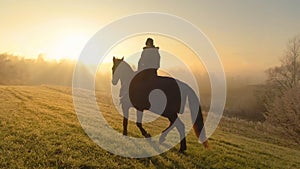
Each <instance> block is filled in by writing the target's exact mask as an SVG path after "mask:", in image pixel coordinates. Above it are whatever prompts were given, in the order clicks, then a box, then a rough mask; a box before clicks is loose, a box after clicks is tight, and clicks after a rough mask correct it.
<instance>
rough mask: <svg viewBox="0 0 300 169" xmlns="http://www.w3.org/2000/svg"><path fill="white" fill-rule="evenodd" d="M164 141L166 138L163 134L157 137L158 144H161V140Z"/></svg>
mask: <svg viewBox="0 0 300 169" xmlns="http://www.w3.org/2000/svg"><path fill="white" fill-rule="evenodd" d="M165 141H166V138H165V137H163V136H160V137H159V144H162V143H163V142H165Z"/></svg>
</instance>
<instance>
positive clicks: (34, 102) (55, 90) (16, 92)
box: [0, 86, 300, 168]
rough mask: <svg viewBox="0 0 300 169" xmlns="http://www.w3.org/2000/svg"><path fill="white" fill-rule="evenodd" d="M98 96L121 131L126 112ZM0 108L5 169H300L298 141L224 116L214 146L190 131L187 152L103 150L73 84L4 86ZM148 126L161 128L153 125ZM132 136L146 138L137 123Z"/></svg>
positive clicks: (1, 153) (1, 159)
mask: <svg viewBox="0 0 300 169" xmlns="http://www.w3.org/2000/svg"><path fill="white" fill-rule="evenodd" d="M97 95H98V102H99V106H103V107H105V108H106V111H105V112H106V114H104V116H105V118H106V119H107V120H108V121H109V123H110V124H111V125H112V126H113V127H114V128H115V129H117V130H119V131H121V129H122V120H121V116H112V115H111V114H110V113H116V112H115V109H114V108H113V106H112V105H111V101H110V99H109V96H108V95H105V94H104V93H101V92H100V93H99V92H98V93H97ZM0 110H1V112H0V126H1V127H0V140H1V141H0V168H300V149H299V146H298V145H293V143H290V142H289V141H288V140H285V139H284V138H280V137H275V136H269V135H267V134H266V133H264V132H262V131H260V130H259V128H257V127H256V126H257V125H256V124H255V123H247V122H245V121H239V120H234V119H227V118H224V119H222V122H221V124H220V126H219V128H218V129H217V131H216V132H215V133H214V135H213V136H212V137H211V138H210V143H211V146H212V148H211V149H209V150H206V149H204V148H203V147H202V145H201V144H199V143H198V142H197V140H196V138H195V136H194V133H190V134H189V135H188V137H187V146H188V150H187V151H186V154H179V153H178V152H177V150H178V147H179V146H178V145H177V146H176V147H175V148H173V149H171V150H170V151H168V152H165V153H163V154H161V155H158V156H154V157H151V158H144V159H131V158H124V157H120V156H116V155H113V154H111V153H109V152H107V151H105V150H103V149H102V148H100V147H99V146H97V145H96V144H95V143H94V142H93V141H92V140H91V139H90V138H89V137H88V136H87V135H86V134H85V132H84V131H83V129H82V128H81V126H80V123H79V122H78V119H77V116H76V113H75V112H74V108H73V102H72V94H71V88H64V87H58V86H0ZM161 120H162V121H163V120H164V119H161ZM151 125H152V126H151ZM145 127H146V129H148V130H149V131H150V132H151V133H156V132H158V131H161V130H160V129H159V130H157V128H155V125H153V124H151V123H150V124H147V125H145ZM129 135H134V136H137V137H140V136H141V135H140V133H139V131H138V129H137V128H136V127H135V125H134V124H133V123H132V122H131V123H130V124H129ZM112 139H113V138H112Z"/></svg>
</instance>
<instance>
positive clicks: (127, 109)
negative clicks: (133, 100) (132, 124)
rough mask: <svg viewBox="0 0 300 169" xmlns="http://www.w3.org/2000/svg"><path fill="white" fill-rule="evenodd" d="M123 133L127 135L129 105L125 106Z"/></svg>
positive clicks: (123, 107)
mask: <svg viewBox="0 0 300 169" xmlns="http://www.w3.org/2000/svg"><path fill="white" fill-rule="evenodd" d="M122 109H123V135H124V136H127V126H128V112H129V108H128V107H127V106H123V105H122Z"/></svg>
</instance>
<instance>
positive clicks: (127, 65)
mask: <svg viewBox="0 0 300 169" xmlns="http://www.w3.org/2000/svg"><path fill="white" fill-rule="evenodd" d="M120 64H122V66H124V68H125V71H130V72H132V73H133V72H134V70H133V69H132V67H131V66H130V65H129V64H128V63H127V62H126V61H124V60H122V61H121V63H120Z"/></svg>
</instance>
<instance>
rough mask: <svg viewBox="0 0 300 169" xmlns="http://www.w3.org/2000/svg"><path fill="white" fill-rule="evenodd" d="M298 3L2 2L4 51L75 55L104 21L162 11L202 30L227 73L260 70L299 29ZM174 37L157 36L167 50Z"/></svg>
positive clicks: (275, 0) (54, 56) (1, 41)
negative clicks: (170, 38) (214, 48)
mask: <svg viewBox="0 0 300 169" xmlns="http://www.w3.org/2000/svg"><path fill="white" fill-rule="evenodd" d="M299 7H300V1H282V0H265V1H260V0H251V1H240V0H228V1H227V0H226V1H218V0H214V1H156V0H152V1H128V0H124V1H112V0H101V1H99V0H88V1H83V0H78V1H71V0H62V1H59V0H52V1H38V0H36V1H33V0H27V1H14V0H0V20H1V28H0V37H1V39H0V53H5V52H7V53H13V54H18V55H22V56H27V57H37V56H38V55H39V54H40V53H42V54H44V55H45V56H46V57H48V58H52V59H60V58H71V59H76V58H77V57H78V56H79V54H80V51H81V49H82V48H83V46H84V45H85V44H86V42H87V41H88V40H89V39H90V38H91V37H92V36H93V35H94V34H95V33H96V32H97V31H98V30H99V29H101V28H102V27H103V26H105V25H106V24H108V23H110V22H112V21H114V20H116V19H119V18H120V17H123V16H127V15H131V14H136V13H141V12H163V13H169V14H173V15H177V16H179V17H182V18H184V19H186V20H188V21H189V22H191V23H193V24H194V25H196V26H197V27H198V28H199V29H201V30H202V31H203V32H204V33H205V34H206V35H207V36H208V38H209V39H210V40H211V41H212V43H213V44H214V46H215V47H216V49H217V52H218V53H219V55H220V57H221V60H222V62H223V65H224V68H225V71H226V72H259V71H260V72H261V71H263V70H264V69H266V68H268V67H270V66H273V65H275V64H277V63H278V61H279V57H280V56H282V54H283V51H284V48H285V44H286V42H287V40H288V39H289V38H291V37H293V36H295V35H297V34H299V33H300V22H299V20H300V10H299ZM161 39H162V40H161ZM171 41H172V40H169V41H168V40H166V39H165V40H164V39H163V38H158V39H156V42H157V44H158V45H159V46H161V47H166V48H167V47H168V45H165V44H169V43H171ZM143 44H144V42H143V41H142V40H140V41H139V42H138V43H137V44H131V45H132V47H133V48H142V46H143ZM177 49H178V48H177ZM179 49H180V48H179ZM168 50H172V49H171V48H168ZM121 53H122V50H121V51H119V52H117V54H121ZM175 53H176V52H175ZM179 53H180V52H179ZM124 55H126V50H125V49H124Z"/></svg>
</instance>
